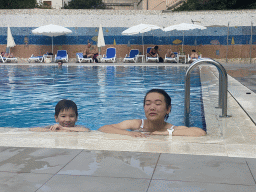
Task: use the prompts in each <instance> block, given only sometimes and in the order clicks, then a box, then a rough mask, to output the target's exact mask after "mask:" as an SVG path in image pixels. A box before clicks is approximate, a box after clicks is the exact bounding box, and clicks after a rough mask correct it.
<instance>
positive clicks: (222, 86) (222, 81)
mask: <svg viewBox="0 0 256 192" xmlns="http://www.w3.org/2000/svg"><path fill="white" fill-rule="evenodd" d="M202 63H206V64H212V65H214V66H215V67H217V69H218V71H219V107H221V108H222V116H220V117H230V116H229V115H227V92H228V79H227V72H226V70H225V68H224V67H223V66H222V65H221V64H220V63H218V62H216V61H214V60H212V59H209V58H202V59H199V60H196V61H194V62H193V63H192V64H191V65H190V67H189V68H188V70H187V72H186V75H185V102H184V124H185V126H187V127H188V126H189V113H190V73H191V71H192V70H193V69H194V68H195V67H196V66H198V65H199V64H202Z"/></svg>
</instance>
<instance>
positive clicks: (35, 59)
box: [28, 54, 44, 63]
mask: <svg viewBox="0 0 256 192" xmlns="http://www.w3.org/2000/svg"><path fill="white" fill-rule="evenodd" d="M28 62H29V63H30V62H40V63H42V62H44V57H43V56H34V55H33V54H32V55H31V57H30V58H28Z"/></svg>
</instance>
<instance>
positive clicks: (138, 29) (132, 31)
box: [122, 24, 162, 55]
mask: <svg viewBox="0 0 256 192" xmlns="http://www.w3.org/2000/svg"><path fill="white" fill-rule="evenodd" d="M155 29H162V28H161V27H158V26H156V25H152V24H139V25H135V26H132V27H130V28H128V29H126V30H124V31H123V32H122V35H136V34H140V33H141V34H142V44H143V55H144V42H143V33H146V32H148V31H151V30H155Z"/></svg>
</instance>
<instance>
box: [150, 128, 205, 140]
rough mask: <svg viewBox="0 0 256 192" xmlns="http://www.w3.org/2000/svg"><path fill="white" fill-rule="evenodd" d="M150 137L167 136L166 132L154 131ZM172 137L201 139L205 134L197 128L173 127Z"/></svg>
mask: <svg viewBox="0 0 256 192" xmlns="http://www.w3.org/2000/svg"><path fill="white" fill-rule="evenodd" d="M151 135H169V132H168V131H154V132H152V133H151ZM172 135H173V136H188V137H201V136H204V135H206V132H205V131H204V130H202V129H200V128H198V127H186V126H177V127H174V131H173V133H172Z"/></svg>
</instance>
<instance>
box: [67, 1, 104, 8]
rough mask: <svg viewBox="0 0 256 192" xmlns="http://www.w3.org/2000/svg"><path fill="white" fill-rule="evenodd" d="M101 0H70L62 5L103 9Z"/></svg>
mask: <svg viewBox="0 0 256 192" xmlns="http://www.w3.org/2000/svg"><path fill="white" fill-rule="evenodd" d="M105 8H106V5H105V4H104V3H103V2H102V0H72V1H70V2H69V3H68V5H67V4H65V5H64V9H105Z"/></svg>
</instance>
